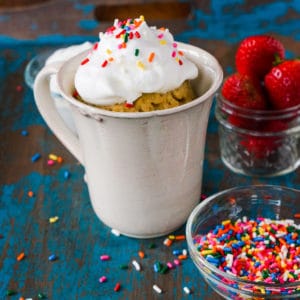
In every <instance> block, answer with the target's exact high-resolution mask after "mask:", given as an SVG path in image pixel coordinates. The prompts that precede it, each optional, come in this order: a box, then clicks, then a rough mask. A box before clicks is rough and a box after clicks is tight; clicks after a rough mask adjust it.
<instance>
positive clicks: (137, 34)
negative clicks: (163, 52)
mask: <svg viewBox="0 0 300 300" xmlns="http://www.w3.org/2000/svg"><path fill="white" fill-rule="evenodd" d="M144 22H145V19H144V17H143V16H140V17H139V18H136V19H127V20H124V21H118V20H116V21H115V23H114V25H113V26H111V27H109V28H108V29H107V30H106V31H105V32H104V35H109V36H112V37H114V38H115V39H117V40H118V45H117V48H118V50H120V51H122V49H126V48H127V44H128V43H130V41H132V40H134V39H140V38H143V36H142V34H143V30H140V31H139V29H140V28H139V27H140V26H141V25H142V24H143V23H144ZM165 31H166V29H165V28H160V29H158V33H157V36H156V37H157V40H158V45H160V46H164V45H167V44H168V40H167V39H166V36H165ZM119 41H120V42H119ZM170 46H171V47H170V49H171V50H170V56H171V57H172V58H173V59H175V61H176V62H177V63H178V65H179V66H181V65H182V64H183V61H182V60H181V59H179V58H178V56H183V55H184V53H183V52H182V51H180V50H178V49H177V48H178V44H177V43H176V42H172V44H171V45H170ZM99 47H101V42H100V43H98V42H97V43H95V44H94V45H93V49H92V51H97V50H98V48H99ZM105 52H106V54H107V57H106V58H103V60H102V62H101V63H100V66H101V67H102V68H105V67H108V66H109V63H111V62H113V61H114V58H113V57H112V55H113V51H112V50H111V49H106V51H105ZM140 52H141V51H140V49H138V48H136V49H135V50H134V53H133V54H134V56H136V57H138V56H140ZM155 57H156V54H155V52H153V51H151V52H149V53H148V54H147V53H146V57H145V58H144V59H142V60H141V59H139V60H137V61H136V66H137V67H138V69H140V70H145V69H146V67H147V64H149V63H152V62H153V60H154V59H155ZM89 61H90V59H89V57H87V58H85V59H84V60H82V62H81V65H85V64H87V63H88V62H89Z"/></svg>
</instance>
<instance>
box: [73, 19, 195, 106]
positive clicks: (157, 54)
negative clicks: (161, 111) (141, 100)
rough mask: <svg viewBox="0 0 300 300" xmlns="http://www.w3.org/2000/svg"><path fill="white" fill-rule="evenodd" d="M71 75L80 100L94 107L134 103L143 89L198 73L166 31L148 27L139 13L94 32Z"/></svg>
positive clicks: (164, 88) (171, 85)
mask: <svg viewBox="0 0 300 300" xmlns="http://www.w3.org/2000/svg"><path fill="white" fill-rule="evenodd" d="M99 38H100V41H99V42H97V43H95V44H94V46H93V48H92V49H91V51H90V52H89V54H88V56H87V57H86V58H84V59H83V60H82V62H81V64H80V66H79V68H78V70H77V72H76V75H75V88H76V90H77V92H78V93H79V95H80V96H81V98H82V99H84V100H85V101H86V102H89V103H91V104H95V105H113V104H116V103H123V102H127V103H133V101H134V100H136V99H137V98H138V97H139V96H141V95H142V93H153V92H157V93H165V92H168V91H170V90H173V89H175V88H177V87H178V86H180V85H181V84H182V83H183V82H184V81H185V80H188V79H193V78H195V77H196V76H197V74H198V70H197V67H196V66H195V65H194V64H193V63H192V62H191V61H189V60H188V59H186V58H185V56H184V53H183V52H182V51H181V50H179V49H178V44H177V43H176V42H175V41H174V39H173V36H172V34H171V33H170V32H169V30H168V29H165V28H160V29H157V28H156V27H149V26H148V25H147V23H146V21H145V20H144V18H143V16H141V17H139V18H136V19H128V20H125V21H119V20H115V22H114V24H113V26H111V27H110V28H108V29H107V30H106V31H105V32H104V33H102V32H101V33H100V34H99Z"/></svg>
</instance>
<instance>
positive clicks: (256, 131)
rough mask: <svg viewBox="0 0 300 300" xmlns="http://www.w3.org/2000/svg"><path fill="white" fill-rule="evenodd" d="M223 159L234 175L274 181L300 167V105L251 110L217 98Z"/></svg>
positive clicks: (219, 96) (221, 97)
mask: <svg viewBox="0 0 300 300" xmlns="http://www.w3.org/2000/svg"><path fill="white" fill-rule="evenodd" d="M215 116H216V118H217V120H218V123H219V142H220V152H221V159H222V161H223V162H224V164H225V165H226V166H227V167H228V168H229V169H231V170H232V171H234V172H236V173H239V174H244V175H250V176H262V177H272V176H278V175H283V174H287V173H289V172H292V171H294V170H295V169H296V168H297V167H298V166H299V164H300V159H299V157H300V105H298V106H294V107H291V108H288V109H284V110H263V111H262V110H249V109H245V108H242V107H238V106H236V105H234V104H233V103H231V102H229V101H227V100H226V99H224V97H223V96H222V95H221V94H218V95H217V102H216V109H215Z"/></svg>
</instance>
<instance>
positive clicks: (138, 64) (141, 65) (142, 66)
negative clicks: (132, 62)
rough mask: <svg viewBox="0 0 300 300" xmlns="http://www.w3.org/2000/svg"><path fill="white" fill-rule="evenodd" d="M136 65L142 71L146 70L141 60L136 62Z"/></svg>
mask: <svg viewBox="0 0 300 300" xmlns="http://www.w3.org/2000/svg"><path fill="white" fill-rule="evenodd" d="M136 65H137V66H138V67H139V68H140V69H142V70H144V69H145V65H144V64H143V63H142V62H141V61H140V60H138V61H137V62H136Z"/></svg>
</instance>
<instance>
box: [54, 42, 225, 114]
mask: <svg viewBox="0 0 300 300" xmlns="http://www.w3.org/2000/svg"><path fill="white" fill-rule="evenodd" d="M177 44H178V48H180V50H182V51H183V52H184V53H186V54H187V56H188V58H189V56H193V57H197V55H198V56H200V55H202V58H203V64H204V65H207V66H210V67H211V68H212V69H213V70H214V71H215V73H216V76H215V77H214V78H212V82H211V85H210V87H209V88H208V89H207V90H206V91H205V92H204V93H203V94H202V95H201V96H198V97H197V98H195V99H194V100H192V101H190V102H188V103H185V104H182V105H179V106H176V107H172V108H167V109H162V110H153V111H149V112H115V111H109V110H105V109H102V108H99V107H95V106H92V105H89V104H87V103H84V102H80V101H78V100H77V99H75V98H74V97H73V95H72V94H70V93H67V92H66V91H65V90H64V89H63V88H62V80H61V77H62V76H63V75H62V74H63V73H64V69H65V68H66V66H68V65H70V64H72V63H76V62H77V64H78V66H79V64H80V62H81V60H82V58H83V57H85V56H86V55H87V53H88V52H89V51H90V50H85V51H83V52H81V53H79V54H77V55H76V56H74V57H72V58H70V59H69V60H67V61H65V62H64V63H63V64H62V66H61V67H60V68H59V70H58V73H57V84H58V87H59V89H60V92H61V94H62V96H63V98H64V99H66V100H67V101H68V102H69V103H70V104H72V105H73V106H75V107H76V108H78V109H80V111H82V112H84V113H87V114H91V115H99V114H100V115H105V116H111V117H119V118H134V119H137V118H145V117H153V116H164V115H169V114H174V113H177V112H181V111H184V110H187V109H189V108H192V107H194V106H197V105H198V104H200V103H202V102H204V101H205V100H207V99H209V98H210V97H212V96H213V95H214V94H215V93H216V92H217V90H218V89H219V88H220V86H221V84H222V80H223V69H222V67H221V65H220V63H219V62H218V60H217V59H216V57H215V56H214V55H212V54H211V53H209V52H208V51H206V50H204V49H202V48H200V47H196V46H193V45H189V44H186V43H182V42H177ZM204 58H205V59H204ZM205 62H209V64H208V63H205ZM197 68H199V67H198V66H197ZM193 80H195V79H193Z"/></svg>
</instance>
